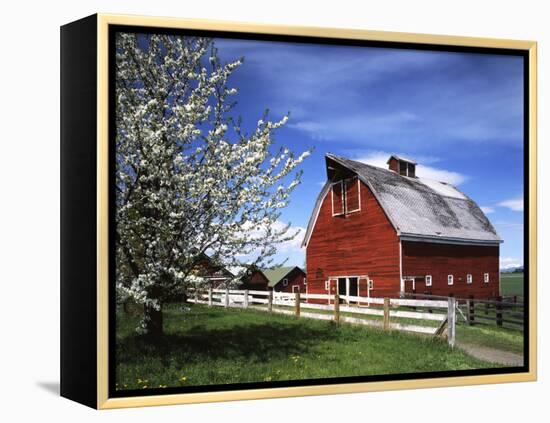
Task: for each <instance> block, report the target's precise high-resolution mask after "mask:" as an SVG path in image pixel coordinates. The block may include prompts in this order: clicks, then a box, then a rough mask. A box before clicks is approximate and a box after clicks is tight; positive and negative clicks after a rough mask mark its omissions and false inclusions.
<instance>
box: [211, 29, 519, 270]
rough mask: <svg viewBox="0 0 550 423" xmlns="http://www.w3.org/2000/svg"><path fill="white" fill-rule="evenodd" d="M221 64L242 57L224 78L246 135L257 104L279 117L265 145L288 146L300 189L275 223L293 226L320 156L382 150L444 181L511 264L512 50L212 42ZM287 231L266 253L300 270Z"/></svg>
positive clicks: (515, 166)
mask: <svg viewBox="0 0 550 423" xmlns="http://www.w3.org/2000/svg"><path fill="white" fill-rule="evenodd" d="M215 44H216V46H217V47H218V49H219V54H220V56H221V57H222V59H223V60H225V61H232V60H234V59H236V58H239V57H244V58H245V60H244V64H243V65H242V66H241V67H240V68H239V69H238V70H237V71H235V73H234V74H233V75H232V77H231V80H230V82H231V83H230V85H231V86H234V87H236V88H238V89H239V94H238V95H237V96H236V98H237V101H238V104H237V106H236V110H235V111H236V113H238V114H240V115H241V116H242V117H243V127H244V128H248V129H249V130H252V129H253V128H254V126H255V124H256V122H257V121H258V120H259V119H260V118H261V117H262V114H263V111H264V110H265V109H266V108H269V110H270V117H271V119H272V120H278V119H280V118H281V117H282V116H283V115H284V114H286V113H288V112H290V119H289V122H288V123H287V125H286V126H285V127H283V128H282V129H280V130H279V131H278V132H277V133H276V145H285V146H287V147H289V148H291V149H292V150H293V151H295V152H297V153H300V152H302V151H304V150H306V149H310V148H312V147H314V148H315V150H314V152H313V154H312V155H311V156H310V157H309V158H308V159H307V160H306V161H305V162H304V164H303V166H302V169H303V171H304V175H303V178H302V184H301V185H300V186H299V187H298V188H297V189H296V190H295V191H294V193H293V196H292V197H293V198H292V201H291V203H290V205H289V207H288V208H287V209H285V210H284V212H283V215H282V216H281V220H282V221H283V222H285V223H288V222H291V223H292V225H293V226H296V227H297V228H305V227H306V225H307V222H308V219H309V216H310V213H311V210H312V207H313V204H314V202H315V199H316V197H317V194H318V193H319V191H320V189H321V184H322V183H323V182H324V181H325V179H326V174H325V168H324V155H325V153H327V152H332V153H336V154H340V155H343V156H346V157H349V158H352V159H356V160H360V161H365V162H368V163H372V164H375V165H380V166H384V167H385V161H386V159H387V158H388V157H389V155H390V154H392V153H397V154H402V155H405V156H407V157H410V158H413V159H415V160H416V161H417V162H418V163H419V167H418V174H419V176H421V177H427V178H432V179H438V180H443V181H446V182H450V183H452V184H454V185H456V186H457V187H458V188H459V189H460V190H461V191H463V192H464V193H466V194H467V195H468V196H470V197H471V198H472V199H474V200H475V201H476V202H477V203H478V204H479V205H480V206H481V207H482V208H483V210H484V211H485V212H486V214H487V217H488V218H489V219H490V220H491V222H492V223H493V225H494V226H495V228H496V229H497V231H498V233H499V234H500V236H501V237H502V238H503V239H504V243H503V244H502V246H501V265H502V267H506V266H513V265H522V264H523V179H522V178H523V62H522V59H521V58H520V57H513V56H504V55H483V54H472V53H447V52H427V51H420V50H403V49H386V48H384V49H383V48H370V47H369V48H367V47H351V46H350V47H341V46H328V45H314V44H299V43H283V42H265V41H248V40H230V39H216V40H215ZM301 238H302V237H301V236H299V237H298V238H297V239H296V240H295V241H294V242H290V243H287V244H285V245H283V246H282V248H281V250H280V252H279V256H278V258H280V259H282V258H286V257H288V259H289V260H288V263H289V264H296V265H302V264H303V262H304V252H303V251H302V250H301V249H300V248H299V244H300V242H301Z"/></svg>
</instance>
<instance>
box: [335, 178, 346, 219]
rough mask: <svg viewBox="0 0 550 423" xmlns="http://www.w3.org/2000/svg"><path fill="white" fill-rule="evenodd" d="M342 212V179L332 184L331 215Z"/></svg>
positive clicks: (341, 213)
mask: <svg viewBox="0 0 550 423" xmlns="http://www.w3.org/2000/svg"><path fill="white" fill-rule="evenodd" d="M344 213H345V208H344V181H338V182H335V183H333V184H332V215H333V216H340V215H343V214H344Z"/></svg>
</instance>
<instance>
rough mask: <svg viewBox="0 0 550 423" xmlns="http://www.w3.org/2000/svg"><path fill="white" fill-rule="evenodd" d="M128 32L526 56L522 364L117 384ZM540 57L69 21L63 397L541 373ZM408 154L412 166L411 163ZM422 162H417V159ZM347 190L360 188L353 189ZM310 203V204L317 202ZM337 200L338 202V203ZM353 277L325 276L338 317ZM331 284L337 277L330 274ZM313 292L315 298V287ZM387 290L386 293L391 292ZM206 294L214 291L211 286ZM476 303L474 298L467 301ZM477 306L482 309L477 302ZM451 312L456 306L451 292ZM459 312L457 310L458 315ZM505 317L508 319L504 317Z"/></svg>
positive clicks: (413, 43)
mask: <svg viewBox="0 0 550 423" xmlns="http://www.w3.org/2000/svg"><path fill="white" fill-rule="evenodd" d="M125 31H127V32H133V33H152V34H155V33H162V34H169V35H170V34H180V35H182V34H191V35H197V34H198V35H201V34H202V35H204V36H205V37H220V38H228V39H244V40H252V41H258V42H266V41H277V42H283V43H284V42H297V43H300V42H305V43H309V44H316V43H317V44H321V45H323V44H325V45H331V46H333V47H336V48H337V47H338V46H344V45H348V46H349V45H353V46H357V47H362V46H368V47H374V48H393V49H405V50H407V49H408V50H410V49H420V50H426V51H431V52H449V51H450V52H463V53H479V54H487V55H499V54H503V55H506V54H508V55H511V56H517V57H519V58H522V59H523V105H522V107H523V108H522V110H523V113H524V114H523V143H522V147H523V159H524V160H523V163H522V164H523V166H524V167H523V169H524V173H523V181H522V182H523V197H522V198H523V199H524V202H525V214H524V226H523V227H524V229H523V240H524V247H523V253H524V257H525V268H524V275H525V276H524V282H523V292H524V293H525V305H524V307H523V308H522V310H523V311H522V313H523V317H522V319H523V320H522V321H523V325H524V326H523V328H524V331H523V336H524V338H523V356H524V361H523V365H522V366H512V367H508V368H504V369H503V368H497V369H493V368H485V369H483V370H478V369H476V370H460V371H458V370H456V371H455V370H453V371H447V372H444V371H443V372H433V373H429V372H428V373H422V372H413V373H410V374H403V373H399V374H396V375H392V374H385V375H374V376H373V375H370V376H367V375H363V376H357V377H336V378H332V379H330V378H327V379H326V380H323V379H311V380H309V379H308V380H301V379H294V380H283V381H278V382H275V381H271V380H258V381H256V382H255V383H251V384H230V385H227V387H224V385H223V384H217V385H214V386H211V385H208V384H204V385H200V386H198V385H197V386H191V387H182V386H178V387H171V386H169V387H167V388H162V389H154V390H151V391H147V390H144V391H142V392H143V394H141V393H140V392H138V391H137V390H136V389H128V390H124V389H122V390H121V391H120V392H118V387H116V386H115V385H116V381H115V380H114V379H113V375H114V374H115V373H116V372H117V367H116V363H115V362H114V358H113V356H114V355H115V344H116V342H117V339H116V331H117V326H116V321H115V317H114V314H115V310H116V308H117V301H116V296H115V292H114V291H115V287H114V282H113V280H114V277H115V273H114V272H115V267H116V257H115V250H114V249H113V248H114V241H113V239H114V232H113V230H114V226H115V225H116V220H115V209H116V207H115V204H116V194H115V192H114V191H115V189H114V185H115V184H114V183H113V181H114V179H113V178H114V169H115V166H116V163H115V159H114V156H116V150H115V146H114V144H115V143H114V141H113V140H114V139H115V138H116V136H117V134H116V128H115V124H114V120H113V113H114V110H115V109H116V107H117V99H116V98H115V96H114V94H113V91H114V86H115V84H116V81H115V80H116V77H115V75H114V68H113V62H114V58H115V57H116V52H117V50H116V46H115V44H114V38H113V37H114V35H115V34H116V33H117V32H125ZM183 36H184V35H183ZM536 55H537V44H536V42H534V41H518V40H501V39H489V38H475V37H457V36H446V35H428V34H409V33H400V32H379V31H368V30H359V29H337V28H313V27H306V26H275V25H261V24H245V23H235V22H223V21H208V20H195V19H179V18H156V17H142V16H124V15H110V14H96V15H92V16H89V17H87V18H84V19H81V20H79V21H75V22H73V23H69V24H67V25H65V26H63V27H62V28H61V324H60V326H61V395H62V396H64V397H66V398H69V399H71V400H74V401H77V402H79V403H82V404H85V405H87V406H89V407H92V408H97V409H109V408H121V407H138V406H150V405H170V404H185V403H198V402H215V401H232V400H246V399H257V398H279V397H289V396H304V395H323V394H339V393H353V392H370V391H381V390H395V389H416V388H432V387H443V386H463V385H477V384H488V383H505V382H524V381H534V380H536V375H537V345H536V335H537V326H536V323H537V321H536V304H537V302H536V298H537V296H536V289H537V287H536V280H537V279H536V276H537V275H536V269H537V231H536V229H537V138H536V137H537V132H536V131H537V120H536V119H537V116H536V110H537V85H536V84H537V56H536ZM331 157H332V156H330V157H329V158H328V161H327V163H329V162H330V160H333V159H332V158H331ZM392 157H393V156H392ZM390 160H391V158H390ZM334 162H335V163H339V164H340V165H342V161H341V160H340V159H338V158H337V157H336V158H334ZM407 163H411V164H412V162H407ZM344 164H345V163H344ZM414 164H415V165H416V163H414ZM390 165H391V164H390ZM327 167H328V165H327ZM406 172H407V174H406V175H405V176H407V177H408V176H409V173H408V172H410V170H409V168H408V167H407V168H406ZM413 172H414V171H413ZM413 176H414V174H413ZM343 181H344V180H343ZM345 184H346V182H341V183H340V185H341V187H344V186H345ZM327 186H328V185H327ZM349 186H355V182H354V181H352V183H350V184H349ZM357 186H358V187H361V184H360V182H359V180H357ZM371 188H372V187H371ZM359 189H360V188H359ZM327 190H328V188H327ZM342 190H344V188H341V191H339V193H340V194H341V200H342V207H341V210H336V213H335V210H334V201H333V202H332V203H333V204H332V215H333V217H334V216H336V215H346V214H347V213H346V212H345V210H346V207H347V203H346V202H344V195H343V194H342ZM373 191H374V190H373ZM327 192H328V191H327ZM331 195H332V196H334V195H335V194H334V192H333V191H331ZM336 195H338V192H336ZM346 195H347V194H346ZM360 195H361V194H360V193H359V196H360ZM350 198H352V197H351V196H350ZM346 201H347V200H346ZM350 201H351V200H350ZM378 201H380V199H378ZM350 204H351V203H350ZM308 207H310V208H311V207H313V204H311V205H308ZM337 207H339V206H338V203H337ZM349 210H350V211H353V212H356V211H360V210H361V200H359V203H358V204H357V205H353V206H350V209H349ZM399 248H400V249H401V248H402V247H401V243H399ZM339 276H341V275H339ZM428 276H429V278H426V279H425V282H424V283H425V285H427V286H430V287H431V286H432V284H435V283H436V282H435V277H434V278H432V275H428ZM283 277H284V281H286V283H284V284H283V285H284V286H285V288H288V289H289V290H290V292H291V293H295V292H296V291H297V300H296V302H297V304H298V307H297V311H296V314H298V315H299V314H300V289H297V290H294V289H292V285H293V283H292V281H291V282H290V283H289V280H290V276H287V275H283V276H282V277H281V281H283ZM354 277H355V279H356V280H355V281H352V279H353V277H351V276H349V275H348V276H346V277H345V278H343V279H346V281H345V284H346V287H347V291H345V292H342V293H340V292H339V291H340V288H339V286H340V285H339V284H340V282H339V278H338V277H337V278H336V279H335V280H334V281H333V279H332V278H331V277H328V278H327V280H326V281H324V280H323V284H322V286H323V287H327V288H328V294H327V295H333V296H334V298H333V300H332V309H331V310H332V311H331V313H332V312H334V313H335V315H337V316H338V318H340V301H339V299H338V295H344V296H347V297H350V296H351V295H353V294H350V286H352V285H353V284H354V283H355V284H356V285H355V286H356V288H355V289H356V294H357V296H360V283H361V282H360V281H361V278H362V277H363V275H355V276H354ZM475 278H476V276H474V277H472V275H471V274H468V275H467V276H466V280H465V281H464V283H465V284H470V283H471V281H472V279H473V280H474V283H475ZM499 278H500V276H499ZM313 279H314V278H313V277H311V278H310V276H309V275H308V274H307V272H306V273H305V276H304V280H303V283H304V284H312V283H314V281H313ZM340 279H342V278H340ZM363 279H364V281H365V287H366V289H367V290H368V291H370V290H371V289H373V290H375V289H377V285H376V281H374V282H373V280H372V279H370V278H369V277H367V276H365V277H363ZM310 280H311V282H310ZM401 280H402V282H403V275H401ZM490 280H491V277H490V276H489V273H484V274H483V281H484V282H485V283H490ZM499 280H500V279H499ZM428 281H429V282H428ZM447 281H448V285H449V286H450V285H454V284H459V283H460V282H461V281H460V280H458V278H454V277H453V275H448V278H447ZM327 282H328V284H326V283H327ZM333 282H334V283H333ZM413 284H414V279H413ZM332 286H336V288H334V289H335V292H332V291H331V289H333V288H331V287H332ZM227 289H229V288H227ZM413 289H414V288H413ZM402 291H403V289H402ZM248 292H249V291H248V288H247V290H246V294H245V295H246V300H245V301H246V303H247V304H248V298H249V297H248V295H249V293H248ZM266 292H267V291H266ZM306 292H307V291H306ZM430 292H431V291H430ZM225 295H226V296H225V297H223V294H222V297H223V298H225V300H224V301H229V291H227V293H226V294H225ZM258 295H259V294H258ZM270 295H271V296H270V297H269V298H271V297H272V294H270ZM307 295H308V294H306V296H307ZM310 295H311V296H312V298H313V296H314V295H316V294H310ZM381 296H384V297H387V296H388V295H387V294H384V295H381ZM197 298H198V297H197ZM243 298H244V297H243ZM373 298H374V297H373ZM348 299H349V298H348ZM209 300H210V301H212V293H211V292H210V299H209ZM373 301H374V299H373ZM449 301H451V300H449ZM452 301H454V299H453V300H452ZM270 304H271V303H270ZM330 304H331V302H330V299H329V305H330ZM392 304H393V303H390V301H389V300H388V302H387V304H386V303H384V301H382V302H381V303H380V306H381V307H382V306H384V308H385V309H387V310H389V308H390V306H392ZM449 304H450V303H449ZM472 304H473V303H472ZM348 305H349V303H348ZM469 306H470V303H468V307H469ZM419 307H420V306H419ZM472 307H475V304H474V305H472ZM495 307H502V306H498V305H497V306H495ZM344 310H345V308H344ZM453 310H455V306H454V302H453ZM498 310H500V309H497V315H498V313H499V312H498ZM514 310H515V309H514ZM430 312H431V310H430ZM342 313H343V312H342ZM302 314H303V312H302ZM386 315H387V316H388V325H389V316H390V311H386V312H384V316H386ZM450 316H451V315H450V314H449V317H447V316H445V317H446V319H447V320H446V321H447V324H449V322H448V319H450ZM456 318H457V317H456V316H454V315H453V319H456ZM500 319H501V320H502V315H501V317H500ZM344 320H345V319H344ZM497 320H498V317H497ZM385 324H386V323H384V325H385ZM453 328H454V323H453ZM453 330H454V329H453ZM145 387H146V386H145Z"/></svg>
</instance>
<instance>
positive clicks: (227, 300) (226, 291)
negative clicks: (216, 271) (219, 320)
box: [225, 288, 229, 307]
mask: <svg viewBox="0 0 550 423" xmlns="http://www.w3.org/2000/svg"><path fill="white" fill-rule="evenodd" d="M225 307H229V288H225Z"/></svg>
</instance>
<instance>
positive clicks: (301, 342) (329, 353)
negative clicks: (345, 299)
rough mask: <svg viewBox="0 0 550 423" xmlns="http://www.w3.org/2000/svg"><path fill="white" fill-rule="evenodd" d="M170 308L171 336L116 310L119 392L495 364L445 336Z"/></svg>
mask: <svg viewBox="0 0 550 423" xmlns="http://www.w3.org/2000/svg"><path fill="white" fill-rule="evenodd" d="M189 307H190V310H189V311H182V310H181V306H177V305H173V306H170V307H169V308H168V309H167V310H166V311H165V313H164V319H165V322H164V327H165V335H164V336H163V337H162V338H161V339H160V340H158V341H157V342H155V343H151V342H150V341H148V340H147V339H146V338H144V337H143V336H140V335H137V334H136V332H135V327H136V325H137V323H138V321H139V316H138V315H137V314H126V313H124V312H122V311H119V312H118V313H117V341H116V344H117V345H116V354H117V357H116V361H117V367H116V382H117V389H136V388H138V389H147V388H158V387H167V386H169V387H171V386H193V385H208V384H225V383H242V382H258V381H278V380H292V379H315V378H328V377H342V376H356V375H384V374H391V373H410V372H430V371H443V370H460V369H475V368H488V367H496V365H494V364H491V363H486V362H483V361H480V360H477V359H474V358H472V357H470V356H468V355H467V354H465V353H463V352H461V351H459V350H454V351H453V350H451V349H450V348H449V347H448V346H447V344H446V343H445V342H443V341H441V340H439V339H433V338H430V337H426V336H418V335H413V334H407V333H403V332H395V331H392V332H383V331H381V330H378V329H374V328H367V327H358V326H351V325H346V324H342V325H340V326H337V325H335V324H334V323H332V322H327V321H319V320H311V319H305V318H302V319H297V318H295V317H293V316H283V315H277V314H269V313H266V312H261V311H253V310H238V309H223V308H208V307H206V306H200V305H191V306H189Z"/></svg>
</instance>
